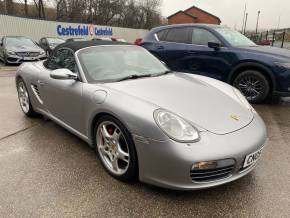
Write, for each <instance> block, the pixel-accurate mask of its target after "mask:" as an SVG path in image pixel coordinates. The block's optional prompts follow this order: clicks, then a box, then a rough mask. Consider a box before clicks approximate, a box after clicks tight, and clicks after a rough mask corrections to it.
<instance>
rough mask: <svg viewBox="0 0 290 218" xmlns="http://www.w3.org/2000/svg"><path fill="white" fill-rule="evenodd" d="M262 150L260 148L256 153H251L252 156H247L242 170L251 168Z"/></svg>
mask: <svg viewBox="0 0 290 218" xmlns="http://www.w3.org/2000/svg"><path fill="white" fill-rule="evenodd" d="M262 150H263V148H261V149H260V150H258V151H255V152H253V153H252V154H249V155H247V156H246V159H245V162H244V166H243V168H246V167H248V166H251V165H253V164H254V163H256V162H257V161H258V159H259V158H260V156H261V154H262Z"/></svg>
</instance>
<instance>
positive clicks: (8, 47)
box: [0, 36, 46, 64]
mask: <svg viewBox="0 0 290 218" xmlns="http://www.w3.org/2000/svg"><path fill="white" fill-rule="evenodd" d="M0 59H1V60H2V62H4V64H20V63H22V62H25V61H40V60H43V59H46V54H45V51H44V50H43V49H42V48H40V47H39V46H38V45H37V44H36V43H35V42H34V41H33V40H32V39H30V38H28V37H24V36H4V37H2V39H1V42H0Z"/></svg>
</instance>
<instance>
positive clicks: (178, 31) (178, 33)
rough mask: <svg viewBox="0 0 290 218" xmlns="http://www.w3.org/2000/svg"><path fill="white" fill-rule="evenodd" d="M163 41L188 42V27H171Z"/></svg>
mask: <svg viewBox="0 0 290 218" xmlns="http://www.w3.org/2000/svg"><path fill="white" fill-rule="evenodd" d="M165 41H167V42H177V43H190V40H189V28H186V27H184V28H172V29H170V30H169V31H168V34H167V36H166V39H165Z"/></svg>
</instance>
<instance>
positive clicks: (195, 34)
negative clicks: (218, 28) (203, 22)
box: [192, 28, 221, 46]
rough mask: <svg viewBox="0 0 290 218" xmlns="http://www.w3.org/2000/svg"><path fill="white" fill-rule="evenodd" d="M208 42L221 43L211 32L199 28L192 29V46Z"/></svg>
mask: <svg viewBox="0 0 290 218" xmlns="http://www.w3.org/2000/svg"><path fill="white" fill-rule="evenodd" d="M209 42H216V43H221V42H220V41H219V40H218V39H217V38H216V37H215V36H214V35H213V34H212V33H211V32H209V31H208V30H205V29H201V28H194V29H193V31H192V44H195V45H205V46H207V45H208V43H209Z"/></svg>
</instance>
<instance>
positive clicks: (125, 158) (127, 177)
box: [94, 116, 138, 182]
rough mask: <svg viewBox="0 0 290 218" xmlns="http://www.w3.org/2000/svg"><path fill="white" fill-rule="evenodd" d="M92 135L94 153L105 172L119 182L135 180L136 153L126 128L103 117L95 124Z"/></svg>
mask: <svg viewBox="0 0 290 218" xmlns="http://www.w3.org/2000/svg"><path fill="white" fill-rule="evenodd" d="M94 133H95V134H94V135H95V143H96V153H97V155H98V157H99V159H100V160H101V163H102V165H103V167H104V168H105V169H106V171H107V172H108V173H109V174H110V175H111V176H113V177H114V178H116V179H118V180H121V181H125V182H128V181H132V180H135V179H136V178H137V175H138V159H137V153H136V150H135V145H134V142H133V140H132V136H131V134H130V133H129V131H128V130H127V129H126V127H125V126H124V125H123V124H122V123H121V122H120V121H119V120H117V119H116V118H114V117H112V116H103V117H101V118H100V119H99V120H98V122H97V123H96V125H95V131H94Z"/></svg>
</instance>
